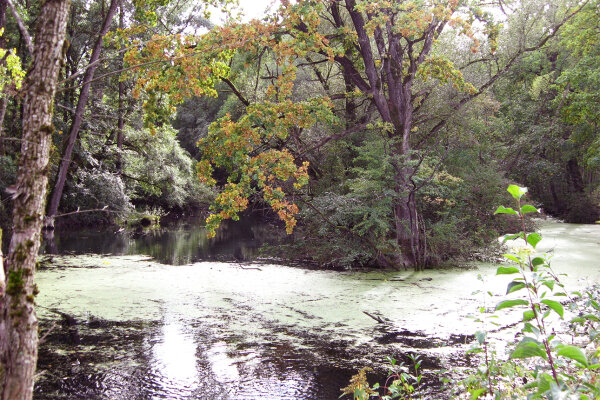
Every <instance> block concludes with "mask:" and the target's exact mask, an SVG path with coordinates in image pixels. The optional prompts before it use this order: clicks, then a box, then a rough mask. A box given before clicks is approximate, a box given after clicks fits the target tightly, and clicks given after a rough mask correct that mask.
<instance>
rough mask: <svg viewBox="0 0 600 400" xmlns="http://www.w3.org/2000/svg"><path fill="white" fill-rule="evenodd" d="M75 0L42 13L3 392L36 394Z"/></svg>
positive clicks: (17, 216) (13, 255)
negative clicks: (41, 279) (37, 302)
mask: <svg viewBox="0 0 600 400" xmlns="http://www.w3.org/2000/svg"><path fill="white" fill-rule="evenodd" d="M69 8H70V1H69V0H46V1H44V2H43V4H42V7H41V12H40V15H39V17H38V19H37V27H36V35H35V48H34V54H33V63H32V66H31V69H30V71H29V74H28V75H27V78H26V84H25V87H24V94H25V98H24V101H23V135H22V145H21V158H20V162H19V170H18V174H17V183H16V190H15V193H14V195H13V201H14V210H13V233H12V237H11V241H10V247H9V250H8V254H7V257H6V260H5V261H4V271H5V272H6V284H5V285H0V398H1V399H2V400H30V399H31V398H32V397H33V385H34V373H35V367H36V362H37V345H38V322H37V317H36V314H35V309H34V299H35V295H36V292H37V290H36V286H35V283H34V272H35V263H36V259H37V255H38V250H39V246H40V230H41V227H42V222H43V217H44V204H45V200H46V185H47V183H48V158H49V153H50V144H51V135H52V132H53V130H54V128H53V124H52V117H53V112H54V95H55V93H56V87H57V80H58V75H59V72H60V70H61V66H62V62H63V60H64V42H65V30H66V26H67V19H68V15H69Z"/></svg>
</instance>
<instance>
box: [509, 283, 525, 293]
mask: <svg viewBox="0 0 600 400" xmlns="http://www.w3.org/2000/svg"><path fill="white" fill-rule="evenodd" d="M524 287H525V284H524V283H523V282H518V281H512V282H511V283H509V284H508V287H507V288H506V294H509V293H513V292H516V291H517V290H521V289H523V288H524Z"/></svg>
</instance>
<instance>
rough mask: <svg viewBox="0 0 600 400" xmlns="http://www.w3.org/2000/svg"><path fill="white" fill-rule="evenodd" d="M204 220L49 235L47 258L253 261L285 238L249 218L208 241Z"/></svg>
mask: <svg viewBox="0 0 600 400" xmlns="http://www.w3.org/2000/svg"><path fill="white" fill-rule="evenodd" d="M203 225H204V222H203V220H201V219H198V218H195V219H186V220H180V221H174V222H171V223H167V224H165V225H164V227H163V228H160V229H158V230H154V231H147V232H127V231H123V230H120V231H94V230H73V231H68V230H67V231H61V232H52V231H51V232H46V233H45V234H44V242H43V244H42V249H41V252H42V253H45V254H110V255H140V254H143V255H148V256H151V257H152V258H154V259H156V260H157V261H158V262H160V263H163V264H170V265H185V264H190V263H194V262H198V261H207V260H217V261H251V260H253V259H254V258H255V257H256V255H257V250H258V249H259V248H260V246H262V245H263V244H265V243H268V242H270V241H272V240H273V238H274V237H276V236H278V235H279V236H281V234H282V232H280V231H279V230H278V228H276V227H274V226H272V225H269V224H266V223H264V222H260V221H258V220H257V219H256V218H251V217H247V218H245V219H243V220H241V221H238V222H233V221H224V222H223V224H222V226H221V228H220V229H219V230H218V231H217V235H216V236H215V237H214V238H212V239H208V238H207V237H206V233H207V230H206V229H205V228H204V226H203Z"/></svg>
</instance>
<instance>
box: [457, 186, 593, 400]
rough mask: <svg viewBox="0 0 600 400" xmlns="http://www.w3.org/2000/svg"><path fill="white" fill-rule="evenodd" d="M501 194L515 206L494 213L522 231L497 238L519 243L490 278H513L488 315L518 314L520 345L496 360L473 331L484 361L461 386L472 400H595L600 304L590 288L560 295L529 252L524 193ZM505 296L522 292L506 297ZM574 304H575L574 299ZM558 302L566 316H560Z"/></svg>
mask: <svg viewBox="0 0 600 400" xmlns="http://www.w3.org/2000/svg"><path fill="white" fill-rule="evenodd" d="M508 191H509V192H510V194H511V195H512V196H513V198H514V199H515V205H516V207H515V208H507V207H503V206H500V207H498V209H497V210H496V213H501V214H509V215H516V216H517V217H518V218H519V220H520V221H521V224H522V230H521V232H519V233H516V234H511V235H505V236H504V240H505V241H506V240H513V241H514V240H517V243H519V242H520V243H521V244H520V245H516V246H513V251H512V252H511V253H509V254H506V255H504V257H505V258H506V259H508V260H509V261H510V262H511V265H509V266H500V267H499V268H498V270H497V275H511V276H515V277H514V278H513V280H512V281H511V282H510V283H509V284H508V287H507V291H506V294H507V297H509V298H508V299H507V300H503V301H501V302H500V303H498V304H497V305H496V307H495V311H499V310H502V309H509V308H517V309H522V310H523V313H522V318H521V324H522V325H521V332H520V335H519V341H518V343H516V344H514V345H511V346H510V347H509V354H508V359H505V358H504V357H502V356H500V357H499V356H498V355H497V354H496V351H495V350H494V347H493V346H494V345H493V343H490V341H489V340H488V337H487V336H488V332H487V331H485V330H482V331H478V332H477V333H476V335H475V336H476V338H477V342H478V343H477V345H475V346H474V347H473V349H472V350H470V352H471V353H482V354H483V355H484V356H485V363H484V364H483V365H482V366H481V367H480V368H478V369H477V371H476V373H474V374H473V375H471V376H470V377H468V378H467V379H465V380H464V381H463V382H462V385H463V388H464V389H465V390H466V392H468V393H469V397H470V398H471V399H477V398H479V397H482V396H483V395H485V394H489V395H490V396H492V397H493V398H495V399H515V398H525V397H527V398H528V399H539V398H551V399H559V398H578V399H596V398H598V397H599V396H600V382H598V379H597V371H598V369H599V368H600V351H599V349H600V347H599V345H600V336H599V335H598V328H599V325H598V324H599V323H600V306H599V305H598V302H597V301H596V300H595V296H594V294H593V292H592V291H591V290H590V291H588V292H587V293H586V294H585V296H584V295H582V293H580V292H574V293H568V292H567V290H566V288H565V286H564V285H563V284H562V283H561V281H560V279H559V276H557V275H556V274H555V273H554V271H553V270H552V269H551V268H550V262H549V258H548V256H547V255H544V254H538V253H536V247H537V245H538V243H539V242H540V241H541V240H542V237H541V235H540V234H539V233H535V232H533V233H528V232H527V230H526V229H525V222H524V221H525V215H526V214H529V213H535V212H537V211H538V210H537V209H536V208H535V207H533V206H531V205H522V203H521V199H522V197H523V195H524V194H525V193H526V192H527V189H526V188H522V187H519V186H516V185H511V186H509V188H508ZM512 293H524V294H523V295H521V296H517V297H515V295H512V296H508V295H510V294H512ZM577 298H578V299H579V301H575V299H577ZM565 301H566V302H567V303H568V305H569V308H570V309H571V310H565V307H564V303H565ZM482 311H483V312H485V310H482ZM569 311H571V315H572V317H571V319H570V322H569V329H568V332H564V330H563V329H561V327H560V325H559V324H560V322H561V320H562V319H564V318H565V316H567V315H569ZM487 318H488V319H489V317H487Z"/></svg>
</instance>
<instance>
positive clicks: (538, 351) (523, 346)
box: [510, 337, 547, 359]
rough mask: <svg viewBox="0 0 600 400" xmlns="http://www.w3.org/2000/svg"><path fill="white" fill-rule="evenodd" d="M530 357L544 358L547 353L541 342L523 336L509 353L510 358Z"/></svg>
mask: <svg viewBox="0 0 600 400" xmlns="http://www.w3.org/2000/svg"><path fill="white" fill-rule="evenodd" d="M531 357H542V358H544V359H545V358H546V357H547V355H546V352H545V351H544V348H543V346H542V344H541V343H540V342H538V341H537V340H535V339H532V338H529V337H526V338H523V340H521V341H520V342H519V344H518V345H517V347H516V348H515V349H514V350H513V352H512V353H511V354H510V358H511V359H515V358H531Z"/></svg>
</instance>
